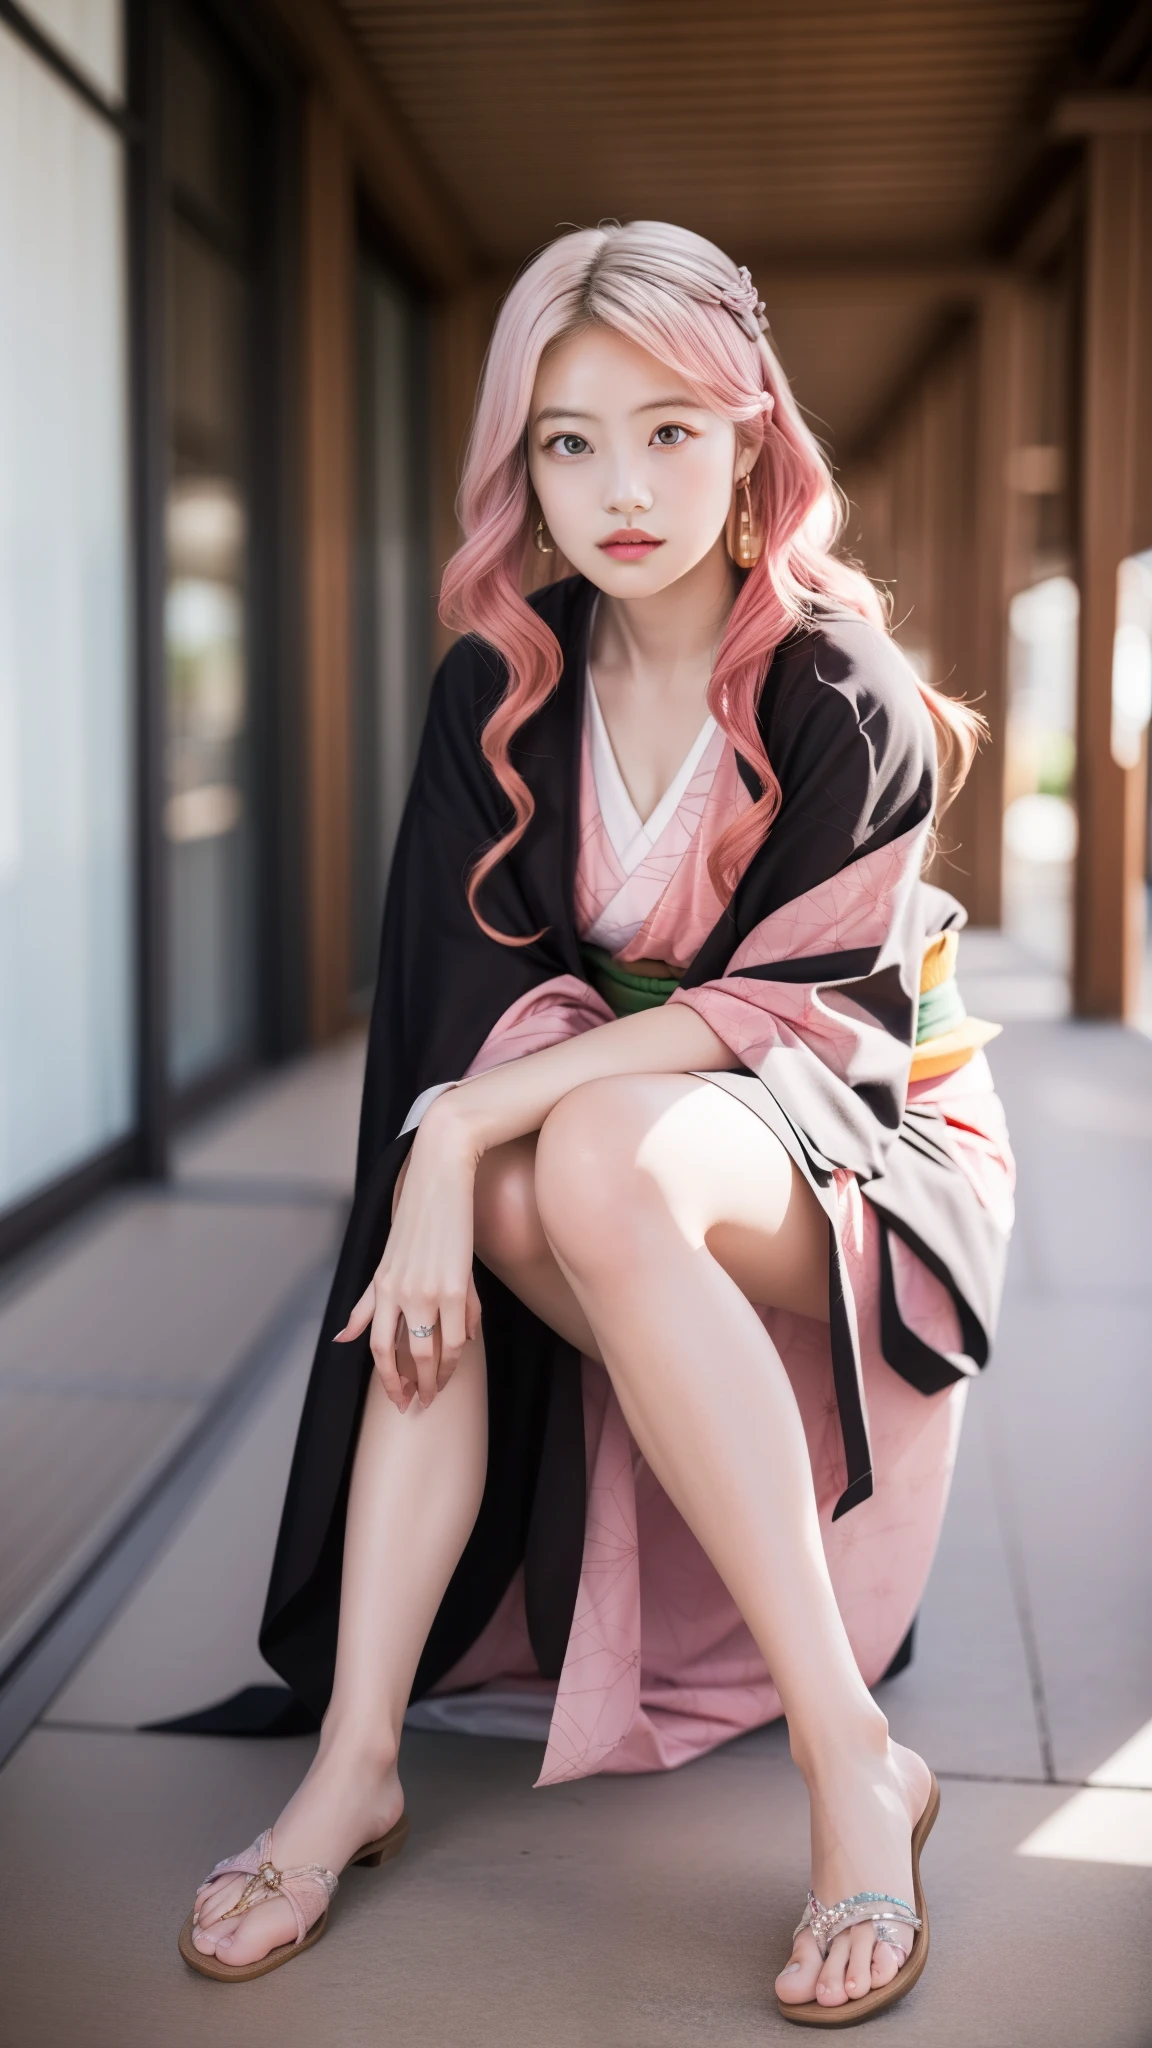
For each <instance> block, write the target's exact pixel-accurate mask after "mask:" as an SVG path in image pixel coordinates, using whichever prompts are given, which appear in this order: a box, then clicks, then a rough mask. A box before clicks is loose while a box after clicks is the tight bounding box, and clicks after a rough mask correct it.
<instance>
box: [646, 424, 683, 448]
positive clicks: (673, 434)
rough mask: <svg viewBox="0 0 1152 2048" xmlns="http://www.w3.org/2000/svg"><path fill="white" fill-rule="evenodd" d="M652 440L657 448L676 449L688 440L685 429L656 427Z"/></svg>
mask: <svg viewBox="0 0 1152 2048" xmlns="http://www.w3.org/2000/svg"><path fill="white" fill-rule="evenodd" d="M652 439H653V440H654V442H655V443H656V446H657V447H658V448H678V447H679V446H680V443H681V441H686V440H687V439H688V429H687V427H657V429H656V432H655V433H654V434H653V436H652Z"/></svg>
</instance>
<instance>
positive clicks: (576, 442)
mask: <svg viewBox="0 0 1152 2048" xmlns="http://www.w3.org/2000/svg"><path fill="white" fill-rule="evenodd" d="M548 446H549V448H551V449H553V450H554V451H555V452H556V453H557V454H558V455H584V454H585V453H586V452H587V448H588V443H587V441H586V440H585V439H584V436H583V434H557V435H556V437H555V439H554V440H552V441H549V443H548Z"/></svg>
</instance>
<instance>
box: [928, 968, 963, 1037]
mask: <svg viewBox="0 0 1152 2048" xmlns="http://www.w3.org/2000/svg"><path fill="white" fill-rule="evenodd" d="M967 1015H968V1012H967V1010H966V1009H965V1008H964V999H963V997H962V996H961V994H960V990H959V988H958V987H957V985H956V977H955V975H950V976H949V978H948V980H947V981H942V982H941V983H940V986H939V988H928V989H923V990H922V991H921V995H920V1006H919V1008H918V1010H917V1012H916V1043H917V1045H923V1044H924V1042H925V1040H926V1039H929V1038H943V1037H944V1036H945V1035H946V1033H948V1032H950V1031H956V1030H958V1029H959V1027H960V1025H961V1024H963V1022H964V1020H965V1018H966V1017H967Z"/></svg>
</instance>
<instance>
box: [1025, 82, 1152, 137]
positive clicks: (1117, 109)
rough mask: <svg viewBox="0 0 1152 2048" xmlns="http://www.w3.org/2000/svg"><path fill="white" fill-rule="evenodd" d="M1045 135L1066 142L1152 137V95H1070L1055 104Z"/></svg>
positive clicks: (1130, 93)
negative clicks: (1103, 137) (1093, 137)
mask: <svg viewBox="0 0 1152 2048" xmlns="http://www.w3.org/2000/svg"><path fill="white" fill-rule="evenodd" d="M1048 132H1049V134H1050V135H1054V136H1056V137H1058V138H1060V139H1062V140H1065V141H1069V142H1074V141H1076V140H1078V139H1079V138H1080V137H1082V136H1090V135H1149V134H1152V94H1149V93H1135V92H1084V93H1071V94H1069V96H1068V97H1067V98H1066V99H1062V100H1057V102H1056V105H1055V107H1054V108H1053V110H1052V118H1051V120H1050V121H1049V124H1048Z"/></svg>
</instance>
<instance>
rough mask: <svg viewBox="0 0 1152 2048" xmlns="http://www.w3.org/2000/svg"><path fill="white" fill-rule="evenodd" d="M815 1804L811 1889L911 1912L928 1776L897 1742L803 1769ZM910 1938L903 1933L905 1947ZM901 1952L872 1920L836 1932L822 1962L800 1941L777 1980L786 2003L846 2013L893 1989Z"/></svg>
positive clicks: (809, 1943)
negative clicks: (888, 1899)
mask: <svg viewBox="0 0 1152 2048" xmlns="http://www.w3.org/2000/svg"><path fill="white" fill-rule="evenodd" d="M804 1775H805V1778H806V1780H807V1784H808V1797H809V1799H810V1801H811V1806H812V1890H813V1891H814V1892H815V1894H816V1897H817V1898H818V1899H819V1900H820V1902H821V1904H822V1905H825V1906H832V1905H835V1904H836V1903H837V1901H838V1900H840V1899H847V1898H851V1897H852V1895H853V1894H854V1893H856V1892H863V1891H870V1892H887V1893H889V1894H890V1895H891V1896H892V1897H894V1898H897V1899H904V1900H905V1901H906V1902H907V1903H908V1905H911V1904H912V1830H913V1828H914V1827H915V1825H916V1822H917V1821H918V1820H919V1818H920V1815H921V1814H922V1813H923V1811H924V1808H925V1806H926V1805H927V1803H928V1795H929V1791H930V1788H931V1783H932V1774H931V1772H930V1771H929V1769H928V1766H927V1764H926V1763H925V1762H924V1759H923V1757H919V1756H917V1754H916V1752H915V1750H914V1749H902V1748H901V1747H900V1745H899V1743H895V1742H892V1743H887V1744H885V1745H884V1746H883V1747H882V1748H880V1749H879V1750H877V1749H875V1748H872V1747H871V1746H870V1747H869V1749H868V1751H867V1752H864V1753H860V1754H858V1755H857V1756H856V1757H855V1758H848V1757H845V1756H844V1755H839V1756H836V1757H834V1758H833V1759H832V1760H831V1761H830V1762H829V1764H828V1765H827V1766H826V1767H823V1768H820V1769H812V1770H806V1771H805V1774H804ZM913 1933H914V1930H913V1929H912V1928H910V1927H905V1928H901V1929H900V1938H901V1940H902V1941H903V1942H906V1943H907V1946H908V1947H909V1948H910V1947H911V1944H912V1938H913ZM905 1953H906V1951H905V1950H904V1949H898V1948H894V1947H893V1946H891V1945H890V1944H889V1943H888V1942H886V1941H880V1942H878V1941H877V1940H876V1932H875V1928H874V1926H873V1924H872V1922H871V1921H870V1920H869V1921H865V1923H864V1924H863V1925H862V1926H860V1927H853V1928H850V1929H849V1930H848V1931H847V1932H846V1933H844V1934H838V1935H837V1936H836V1939H835V1941H833V1943H832V1945H831V1947H830V1948H829V1950H828V1954H827V1956H826V1957H825V1958H824V1959H823V1961H821V1957H820V1951H819V1949H818V1947H817V1946H816V1940H815V1937H814V1936H813V1935H812V1934H810V1933H809V1932H808V1931H807V1929H805V1930H804V1932H803V1933H801V1934H798V1935H797V1937H796V1940H795V1942H794V1944H793V1948H792V1958H791V1961H790V1962H789V1963H788V1964H787V1965H786V1966H785V1968H784V1969H783V1970H782V1971H781V1972H780V1975H779V1976H778V1977H777V1979H776V1995H777V1997H778V1998H779V1999H780V2001H781V2003H782V2004H784V2005H810V2004H811V2003H812V2001H813V2000H815V2001H816V2003H817V2004H818V2005H822V2006H833V2005H845V2004H847V2003H848V2001H849V2000H850V1999H854V1998H863V1997H864V1996H865V1993H866V1992H869V1991H873V1990H875V1989H877V1987H878V1986H880V1985H881V1984H889V1983H891V1981H892V1979H893V1977H895V1975H896V1973H897V1971H898V1970H899V1969H900V1968H901V1966H902V1964H903V1961H904V1956H905Z"/></svg>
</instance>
